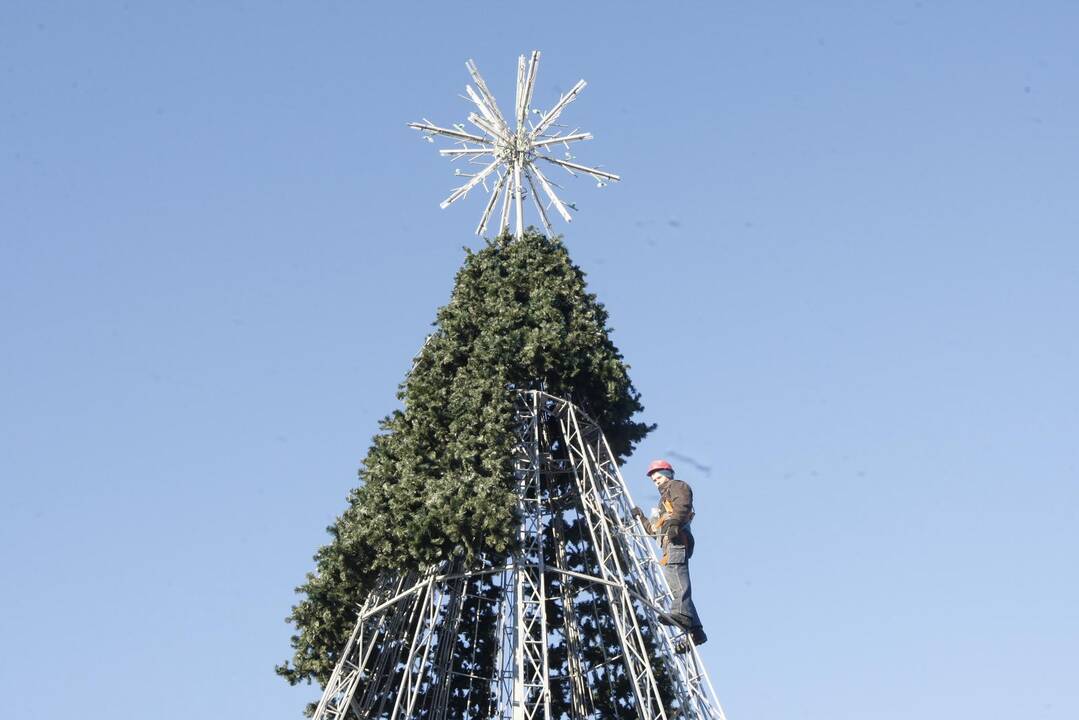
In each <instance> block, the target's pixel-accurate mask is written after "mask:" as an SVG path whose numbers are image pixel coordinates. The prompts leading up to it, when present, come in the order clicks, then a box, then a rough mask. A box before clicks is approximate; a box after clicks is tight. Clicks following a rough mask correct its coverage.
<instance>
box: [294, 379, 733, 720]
mask: <svg viewBox="0 0 1079 720" xmlns="http://www.w3.org/2000/svg"><path fill="white" fill-rule="evenodd" d="M516 412H517V416H516V419H517V425H516V427H517V440H518V443H517V449H516V452H515V455H514V458H513V461H514V463H513V467H514V471H513V473H514V475H513V477H514V482H515V483H516V490H517V517H518V521H519V526H518V533H517V541H518V543H517V548H516V549H515V551H514V552H513V554H512V555H510V556H509V557H508V558H504V559H501V560H500V561H498V562H494V561H491V560H485V561H480V562H478V563H477V564H476V565H475V566H473V567H469V568H465V567H462V565H461V563H460V562H459V561H446V562H443V563H440V564H439V565H437V566H435V567H432V568H429V569H428V570H427V572H426V573H422V574H420V573H406V574H403V575H401V576H400V577H397V578H389V577H387V578H385V579H384V581H383V583H382V584H381V585H380V586H379V587H378V588H377V589H376V590H375V591H374V592H372V593H371V595H370V596H369V597H367V598H366V600H365V601H364V603H363V605H362V607H361V608H360V612H359V617H358V619H357V622H356V626H355V628H354V630H353V632H352V635H351V636H350V638H349V640H348V643H347V645H346V646H345V648H344V650H343V652H342V653H341V655H340V657H339V659H338V662H337V665H336V667H335V668H334V671H333V674H332V676H331V677H330V679H329V681H328V682H327V683H326V686H325V688H324V691H323V695H322V699H321V701H320V702H319V704H318V707H317V709H316V711H315V714H314V718H315V720H344V718H360V719H362V720H367V719H368V718H385V719H388V720H397V719H403V718H433V719H436V720H445V719H446V718H458V717H460V718H481V717H482V718H493V717H497V718H500V719H501V720H533V719H537V718H542V720H552V718H563V717H568V718H571V720H591V719H592V718H601V717H602V718H608V717H615V718H647V719H648V720H674V719H675V718H678V719H685V720H689V719H697V718H700V719H706V720H725V717H724V714H723V710H722V708H721V707H720V704H719V701H718V699H717V698H716V695H715V691H714V689H713V687H712V684H711V681H710V680H709V678H708V674H707V672H706V671H705V668H704V664H703V663H702V662H701V658H700V656H699V654H698V653H697V650H696V649H695V648H693V647H692V645H691V644H690V649H689V651H688V652H683V653H679V652H676V647H677V645H678V644H679V642H683V643H684V642H686V641H685V638H684V637H683V633H682V632H681V631H677V630H675V629H672V628H669V627H666V626H664V625H662V624H660V623H659V621H658V618H657V613H658V612H660V611H661V610H662V609H664V608H666V607H668V605H669V602H670V597H671V593H670V589H669V588H668V586H667V584H666V581H665V579H664V577H663V573H662V571H661V569H660V566H659V563H658V560H657V559H656V554H655V550H654V548H653V545H652V543H651V542H650V541H649V539H648V536H647V534H646V533H645V531H644V528H643V527H642V525H641V524H640V522H639V521H638V520H637V519H636V518H634V517H633V515H632V512H631V510H632V508H633V500H632V498H631V497H630V494H629V490H628V488H627V487H626V484H625V481H624V480H623V478H622V476H621V473H620V472H619V470H618V465H617V463H616V461H615V458H614V456H613V454H612V453H611V450H610V447H609V446H608V444H607V440H606V438H605V437H604V436H603V432H602V431H601V430H600V428H599V426H598V425H597V424H596V423H595V422H594V421H593V420H592V419H591V418H589V417H588V416H587V415H586V414H584V413H583V412H582V411H581V410H580V409H579V408H577V407H576V406H574V405H573V404H572V403H570V402H568V401H567V400H564V399H561V398H557V397H554V396H552V395H548V394H546V393H543V392H539V391H521V392H519V393H518V395H517V400H516Z"/></svg>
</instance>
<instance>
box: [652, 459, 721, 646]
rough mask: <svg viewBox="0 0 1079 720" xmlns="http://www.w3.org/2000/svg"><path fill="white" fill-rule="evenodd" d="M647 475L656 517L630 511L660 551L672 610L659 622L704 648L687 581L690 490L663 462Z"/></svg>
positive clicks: (690, 542)
mask: <svg viewBox="0 0 1079 720" xmlns="http://www.w3.org/2000/svg"><path fill="white" fill-rule="evenodd" d="M647 475H648V477H649V478H650V479H651V480H652V482H654V483H655V484H656V489H658V490H659V513H660V514H659V517H658V518H657V519H656V520H655V521H654V522H652V521H649V519H648V518H646V517H645V515H644V512H643V511H642V510H641V509H640V508H639V507H635V508H633V514H634V515H635V516H636V517H637V518H638V519H639V520H640V521H641V523H642V524H643V525H644V528H645V530H646V531H648V532H649V533H650V534H652V535H655V536H658V537H659V541H660V547H662V548H663V558H662V559H661V560H660V565H661V566H662V568H663V576H664V577H665V578H667V584H668V585H669V586H670V588H671V610H670V612H668V613H660V614H659V621H660V622H661V623H663V624H664V625H674V626H677V627H680V628H682V629H683V630H685V631H686V633H688V635H689V637H690V639H692V640H693V643H694V644H695V645H703V644H704V643H705V641H707V640H708V636H707V635H705V633H704V628H703V627H701V619H700V617H699V616H698V615H697V608H696V607H694V606H693V595H692V586H691V585H690V582H689V559H690V558H691V557H693V533H692V532H691V531H690V526H689V525H690V521H692V520H693V489H692V488H690V486H689V485H688V484H686V483H684V482H682V481H681V480H676V479H675V477H674V468H673V467H672V466H671V464H670V463H669V462H667V461H666V460H654V461H652V463H651V464H650V465H649V466H648V472H647ZM679 649H680V650H682V651H685V650H688V646H685V645H684V644H683V646H682V647H680V648H679Z"/></svg>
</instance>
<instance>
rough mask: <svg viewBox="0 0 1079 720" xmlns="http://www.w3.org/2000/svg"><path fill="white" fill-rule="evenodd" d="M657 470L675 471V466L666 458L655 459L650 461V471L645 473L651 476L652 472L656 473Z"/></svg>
mask: <svg viewBox="0 0 1079 720" xmlns="http://www.w3.org/2000/svg"><path fill="white" fill-rule="evenodd" d="M656 470H670V471H671V472H672V473H673V472H674V468H673V467H671V464H670V463H669V462H667V461H666V460H653V461H652V462H651V463H649V465H648V472H646V473H645V475H648V476H649V477H651V476H652V473H654V472H655V471H656Z"/></svg>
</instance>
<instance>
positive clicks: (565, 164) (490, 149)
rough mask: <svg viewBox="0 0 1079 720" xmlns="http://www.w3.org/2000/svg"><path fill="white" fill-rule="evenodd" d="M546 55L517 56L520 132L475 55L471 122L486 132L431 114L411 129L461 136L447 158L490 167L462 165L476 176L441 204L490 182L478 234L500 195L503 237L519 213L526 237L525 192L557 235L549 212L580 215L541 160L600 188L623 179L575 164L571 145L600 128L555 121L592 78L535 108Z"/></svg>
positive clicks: (518, 225) (518, 227)
mask: <svg viewBox="0 0 1079 720" xmlns="http://www.w3.org/2000/svg"><path fill="white" fill-rule="evenodd" d="M539 58H540V54H539V51H538V50H535V51H533V52H532V56H531V58H529V60H528V61H527V62H526V61H525V56H524V55H521V56H520V57H519V58H518V59H517V102H516V107H515V112H514V115H513V121H514V124H515V129H511V128H510V124H509V123H508V122H506V118H505V116H504V115H503V114H502V111H501V110H499V109H498V103H497V102H495V97H494V95H493V94H491V91H490V90H489V89H488V88H487V83H485V82H484V81H483V77H481V76H480V73H479V70H477V69H476V63H475V62H473V61H472V60H469V61H468V62H466V63H465V67H466V68H468V73H469V74H470V75H471V76H472V80H473V81H474V82H475V83H476V87H475V88H473V87H472V86H471V85H465V92H467V93H468V99H469V100H471V101H472V103H473V104H475V106H476V110H478V111H479V112H478V113H477V112H475V111H473V112H471V113H469V115H468V122H470V123H471V124H472V125H473V126H474V127H475V128H477V130H478V131H479V133H478V134H477V133H475V132H470V131H469V130H468V129H467V128H466V127H465V126H464V124H461V123H457V124H454V126H453V127H452V128H444V127H439V126H437V125H434V124H432V123H431V122H430V121H429V120H427V119H426V118H424V121H423V122H414V123H409V124H408V126H409V127H410V128H413V129H415V130H419V131H420V132H421V133H423V137H424V139H426V140H427V141H428V142H434V139H433V137H434V136H436V135H438V136H441V137H445V138H449V139H450V140H453V141H454V144H455V145H456V147H453V148H447V149H443V150H439V151H438V152H439V154H440V155H442V156H443V157H448V158H450V159H451V160H452V161H460V160H461V159H464V160H465V161H466V163H467V164H469V165H475V166H482V167H480V169H479V170H478V171H477V172H474V173H467V172H463V171H461V170H460V169H458V170H457V171H456V172H455V173H454V174H455V175H457V176H461V177H467V178H468V180H467V181H466V182H465V184H464V185H461V186H460V187H459V188H457V189H456V190H454V191H453V192H452V193H450V196H449V197H447V198H446V199H445V200H443V201H442V203H441V207H442V208H443V209H445V208H447V207H449V206H450V205H452V204H453V203H455V202H457V201H458V200H460V199H461V198H463V197H465V196H466V195H468V193H469V191H471V190H472V189H473V188H475V187H476V186H477V185H482V186H483V188H484V190H486V191H487V193H488V195H489V197H488V199H487V205H486V207H484V209H483V215H482V216H481V217H480V224H479V225H478V226H476V234H477V235H483V233H484V231H485V230H486V229H487V226H488V223H489V222H490V219H491V215H492V214H493V212H494V209H495V206H496V205H498V204H499V198H501V216H500V217H501V223H500V225H499V234H502V233H505V232H506V231H507V230H508V228H509V225H510V218H511V216H513V217H514V218H515V226H514V234H515V235H516V236H517V237H518V238H520V237H521V236H522V235H523V234H524V197H525V195H528V196H529V197H531V198H532V203H533V205H534V206H535V208H536V212H537V213H538V214H539V216H540V220H542V221H543V226H544V228H546V231H547V234H548V235H550V233H551V220H550V217H549V216H548V214H547V211H548V210H550V209H551V208H554V209H555V210H556V211H557V212H558V214H559V215H561V216H562V219H563V220H565V221H566V222H570V221H571V220H572V218H571V217H570V214H569V211H570V210H571V209H572V210H576V209H577V207H576V206H575V205H573V203H566V202H563V201H562V200H561V199H560V198H559V197H558V195H557V194H556V193H555V188H556V187H559V186H558V185H557V183H555V182H554V181H552V180H550V179H548V178H547V176H546V175H544V174H543V172H542V171H541V170H540V168H539V163H538V161H540V160H542V161H544V162H545V163H548V164H550V165H554V166H556V167H560V168H562V169H563V170H565V171H566V172H568V173H569V174H570V175H573V176H576V175H578V174H583V175H588V176H590V177H592V178H593V179H594V180H595V181H596V185H597V186H598V187H603V186H604V185H606V184H607V182H609V181H617V180H620V179H621V178H620V177H618V176H617V175H615V174H613V173H609V172H607V171H605V170H601V169H600V168H595V167H588V166H587V165H581V164H579V163H576V162H573V160H574V159H575V158H574V157H573V155H572V153H571V152H570V148H571V143H575V142H580V141H581V140H591V139H592V133H587V132H580V131H579V130H578V129H573V130H567V129H566V126H564V125H558V124H556V123H555V120H557V119H558V117H559V116H560V115H561V114H562V111H563V110H565V109H566V106H568V105H569V104H570V103H571V102H573V101H574V100H575V99H576V98H577V96H578V95H579V94H580V93H581V91H582V90H584V87H585V85H587V83H586V82H585V81H584V80H579V81H577V84H576V85H574V86H573V87H572V88H571V89H570V91H569V92H568V93H566V94H564V95H562V96H561V97H560V98H559V99H558V102H556V103H555V104H554V106H553V107H552V108H551V109H550V110H548V111H547V112H545V113H543V112H540V111H539V110H533V109H532V108H531V104H532V93H533V90H535V87H536V70H537V69H538V67H539ZM533 116H539V119H538V120H535V121H534V117H533ZM556 149H562V150H563V157H555V156H554V155H551V154H549V153H551V152H552V151H554V150H556ZM488 181H490V182H491V187H488V185H487V183H488ZM537 186H538V188H539V189H540V190H542V192H543V197H541V196H540V194H539V193H538V192H537Z"/></svg>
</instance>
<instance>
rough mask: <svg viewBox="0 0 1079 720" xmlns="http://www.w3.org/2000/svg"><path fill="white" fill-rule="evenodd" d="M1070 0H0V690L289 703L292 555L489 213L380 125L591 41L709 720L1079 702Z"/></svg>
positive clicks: (417, 114) (94, 698)
mask: <svg viewBox="0 0 1079 720" xmlns="http://www.w3.org/2000/svg"><path fill="white" fill-rule="evenodd" d="M1077 36H1079V8H1077V7H1076V6H1075V5H1074V4H1071V3H1056V2H1040V3H1029V4H1021V3H1004V2H948V3H944V2H931V1H929V0H926V1H925V2H911V3H853V2H852V3H833V2H828V3H817V4H813V5H812V6H811V5H809V4H806V3H794V2H786V3H767V2H765V3H741V4H731V3H700V4H690V3H679V4H677V6H676V7H673V8H664V9H662V10H661V9H659V7H658V5H657V4H647V5H645V4H641V5H635V4H633V3H587V4H584V3H582V4H563V3H557V2H552V3H548V4H546V5H543V6H536V7H535V8H531V9H530V8H527V7H526V6H524V5H504V6H499V5H491V4H489V3H466V2H461V3H456V4H452V5H451V4H442V5H439V6H435V5H425V4H404V3H402V4H399V5H386V4H379V5H374V4H362V3H323V2H316V3H235V2H233V3H199V2H192V3H182V4H181V3H141V4H138V3H131V4H126V3H116V2H104V1H102V2H94V3H80V4H66V3H51V2H32V3H31V2H7V3H4V5H3V7H2V8H0V97H2V98H3V101H2V102H0V323H2V324H0V328H2V331H3V338H4V345H3V347H4V352H3V354H2V355H0V382H2V402H0V430H2V433H0V438H2V440H0V442H2V445H0V453H2V458H3V460H2V465H0V468H2V473H0V482H2V487H3V495H4V502H3V504H2V516H0V517H2V522H0V548H2V549H0V553H2V556H0V586H2V587H3V593H2V596H0V597H2V600H0V602H2V607H0V622H2V628H3V637H4V640H5V644H6V647H7V651H6V652H4V653H0V658H2V659H0V698H2V699H0V715H3V716H4V717H19V718H60V717H65V716H74V715H78V716H79V717H83V718H88V719H93V718H106V717H109V718H112V717H128V716H133V715H135V714H136V713H146V714H149V715H151V716H153V717H156V718H162V719H167V718H184V719H187V718H192V717H225V716H229V717H259V718H281V719H287V718H299V717H301V709H302V706H303V705H304V703H306V702H307V701H308V700H310V699H312V698H313V697H314V696H315V694H316V693H315V690H314V689H313V688H309V687H300V688H290V687H288V686H287V685H286V684H285V683H284V682H283V681H281V680H280V679H279V678H277V677H276V676H275V675H274V674H273V671H272V668H273V665H274V664H275V663H278V662H280V661H281V660H283V659H284V658H286V657H287V656H288V655H289V648H288V637H289V634H290V632H291V630H290V628H289V627H288V626H287V625H286V624H284V622H283V618H284V617H285V615H287V613H288V611H289V607H290V605H291V604H292V603H293V601H294V595H293V593H292V588H293V587H294V586H295V585H297V584H298V583H299V582H301V581H302V579H303V575H304V573H305V572H307V571H308V570H309V569H311V567H312V561H311V555H312V553H313V552H314V551H315V549H316V548H317V547H318V546H319V545H320V544H321V543H322V542H323V541H324V539H325V535H324V528H325V526H326V525H327V524H329V523H330V522H331V521H332V520H333V518H334V516H335V515H336V514H337V513H338V512H339V511H340V510H341V509H342V507H343V502H344V497H345V495H346V493H347V491H348V489H349V488H350V487H352V486H353V485H354V484H355V482H356V480H355V472H356V468H357V467H358V464H359V462H360V460H361V459H362V457H363V455H364V454H365V452H366V449H367V446H368V443H369V440H370V437H371V435H372V434H373V433H374V432H375V430H376V423H377V420H378V418H379V417H381V416H383V415H384V414H386V413H387V412H389V411H390V410H392V409H393V408H394V407H395V406H396V400H395V398H394V393H395V389H396V385H397V383H398V382H399V381H400V380H401V379H402V377H403V376H404V373H405V371H406V370H407V369H408V366H409V363H410V360H411V358H412V356H413V355H414V353H415V352H416V351H417V349H418V348H419V347H420V345H421V343H422V342H423V338H424V336H425V335H426V333H427V332H428V330H429V326H430V323H431V321H432V320H433V318H434V315H435V310H436V308H437V307H438V306H440V305H442V304H444V303H445V302H446V300H447V299H448V296H449V291H450V289H451V287H452V281H453V275H454V273H455V271H456V269H457V268H458V266H459V265H460V262H461V260H462V257H463V253H462V249H461V248H462V246H469V247H478V246H479V245H480V243H481V241H480V240H479V239H477V238H475V237H474V236H472V235H470V233H471V231H472V228H473V227H474V226H475V223H476V220H477V219H478V216H479V213H480V211H481V209H482V203H483V201H482V198H481V197H480V196H478V195H477V196H474V197H470V198H468V199H467V200H466V201H464V202H461V203H458V204H457V205H454V206H453V207H452V208H450V209H448V210H439V208H438V202H439V201H440V200H441V199H442V198H443V197H445V195H446V194H448V192H449V190H450V189H451V188H452V187H453V185H454V178H453V176H452V172H451V167H450V166H449V164H448V163H447V162H445V161H444V160H442V159H440V158H439V157H438V156H437V153H436V152H435V150H434V148H433V147H432V146H431V145H429V144H427V143H423V142H420V141H419V139H418V138H417V136H416V134H415V133H414V132H413V131H410V130H408V129H407V128H406V126H405V123H406V122H408V121H411V120H418V119H420V118H421V117H428V118H430V119H431V120H433V121H436V122H440V123H443V124H448V123H451V122H460V121H463V120H464V118H465V116H466V115H467V106H466V103H465V101H463V100H461V99H460V98H459V97H458V94H460V93H462V92H463V88H464V85H465V83H466V82H468V76H467V73H466V71H465V68H464V62H465V60H466V59H467V58H470V57H471V58H474V59H475V60H476V61H477V63H478V64H479V67H480V69H481V71H482V72H483V73H484V75H485V76H486V78H487V80H488V83H489V84H490V86H491V88H492V90H493V91H494V92H495V94H496V95H497V96H498V97H500V98H509V97H510V95H511V93H512V87H513V79H514V78H513V73H514V69H515V63H516V57H517V55H518V54H520V53H524V52H527V51H529V50H531V49H533V48H538V49H540V50H542V51H543V60H542V62H541V65H540V71H539V81H538V84H537V90H536V101H537V104H539V105H541V106H547V105H549V104H551V103H553V102H554V100H555V99H556V98H557V97H558V93H559V92H562V91H565V90H568V89H569V87H571V86H572V84H573V83H574V82H576V80H577V79H578V78H580V77H584V78H586V79H587V80H588V82H589V85H588V88H587V89H586V90H585V91H584V93H583V94H582V95H581V97H580V98H579V99H578V100H577V101H576V102H575V103H574V104H573V105H572V106H571V107H570V108H569V110H567V112H566V114H565V115H564V118H565V121H566V122H568V123H571V124H572V125H579V126H580V127H582V128H584V129H586V130H589V131H591V132H593V133H594V134H595V140H593V141H591V142H590V143H587V144H585V145H582V146H581V147H580V148H579V152H578V153H577V154H578V157H579V158H580V159H581V160H582V161H585V162H595V163H602V164H604V165H606V166H607V167H609V168H611V169H612V170H614V171H615V172H618V173H620V174H621V175H622V176H623V178H624V180H623V182H622V183H619V184H615V185H612V186H610V187H607V188H604V189H602V190H598V189H596V188H595V186H594V183H590V182H588V181H586V180H579V181H576V182H569V183H567V184H566V185H567V190H566V196H567V197H568V199H570V200H572V201H575V202H576V203H577V205H578V207H580V209H581V211H580V213H579V214H578V215H577V216H576V218H575V220H574V222H573V223H572V224H571V225H569V226H566V225H560V226H559V230H560V231H562V232H564V233H565V237H566V242H567V244H568V246H569V247H570V250H571V252H572V254H573V257H574V258H575V260H576V261H577V262H578V263H579V264H580V265H581V267H582V268H583V269H584V270H585V272H587V273H588V278H589V283H590V289H591V290H592V291H593V292H596V293H597V294H598V295H599V297H600V299H601V300H602V301H603V302H604V303H605V304H606V306H607V308H608V310H609V311H610V315H611V325H612V327H613V329H614V339H615V342H616V343H617V344H618V346H619V347H620V348H621V350H622V352H623V353H624V354H625V356H626V359H627V360H628V362H629V363H630V364H631V365H632V377H633V379H634V381H635V382H636V385H637V387H638V388H639V390H640V391H641V392H642V394H643V399H644V403H645V406H646V413H645V414H644V416H643V418H644V419H645V420H647V421H650V422H658V423H659V429H658V430H657V431H656V432H655V433H653V434H652V436H650V437H649V438H648V440H647V441H646V442H645V443H644V444H643V445H642V447H641V448H640V450H639V451H638V453H637V454H636V455H635V456H634V457H633V458H631V459H630V461H629V462H628V464H627V466H626V467H625V468H624V471H625V473H626V477H627V479H628V481H629V482H630V485H631V488H632V490H633V492H634V494H635V495H636V497H637V499H638V501H639V502H640V504H642V505H645V506H647V505H648V504H650V503H651V502H654V499H655V498H654V496H655V493H654V490H652V489H651V488H650V484H649V483H648V482H647V480H645V478H644V477H643V475H642V473H643V469H644V467H645V466H646V464H647V462H648V461H649V460H650V459H651V458H652V457H655V456H660V455H672V456H673V457H672V459H674V461H675V465H676V467H677V468H678V469H679V471H680V475H682V476H683V477H685V478H686V479H688V480H689V481H690V482H692V483H693V485H694V487H695V490H696V497H697V506H698V507H697V511H698V521H697V523H696V525H697V527H696V531H697V536H698V547H699V550H698V555H697V556H696V557H695V559H694V566H693V571H694V580H695V583H696V597H697V604H698V608H699V609H700V611H701V614H702V616H703V619H704V622H705V624H706V627H707V629H708V632H709V635H710V636H711V640H710V642H709V643H708V644H707V645H706V646H704V648H703V651H704V656H705V659H706V661H707V662H708V665H709V668H710V670H711V673H712V677H713V680H714V682H715V685H716V687H717V690H718V692H719V695H720V698H721V700H722V701H723V703H724V706H725V708H726V710H727V712H728V714H729V716H730V717H731V718H732V719H737V718H755V719H756V720H763V719H768V718H775V719H777V720H779V719H784V720H786V719H788V718H828V719H829V720H840V719H843V718H852V719H853V718H859V719H862V718H867V717H869V718H900V717H902V718H908V717H912V716H917V717H922V718H942V719H943V718H954V717H979V716H994V717H1007V716H1017V717H1025V718H1041V717H1045V718H1074V717H1077V716H1079V685H1077V683H1076V682H1075V677H1076V674H1077V671H1079V577H1077V574H1076V571H1075V559H1076V555H1077V551H1079V530H1077V525H1079V523H1077V521H1079V517H1077V514H1079V511H1077V508H1079V482H1077V481H1079V442H1077V438H1079V379H1077V373H1076V367H1079V323H1077V322H1076V320H1075V316H1076V311H1077V309H1079V249H1077V244H1076V241H1077V237H1079V233H1077V231H1076V228H1077V227H1079V203H1076V200H1075V198H1076V188H1077V186H1079V83H1077V79H1079V54H1077V53H1076V52H1075V38H1076V37H1077Z"/></svg>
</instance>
